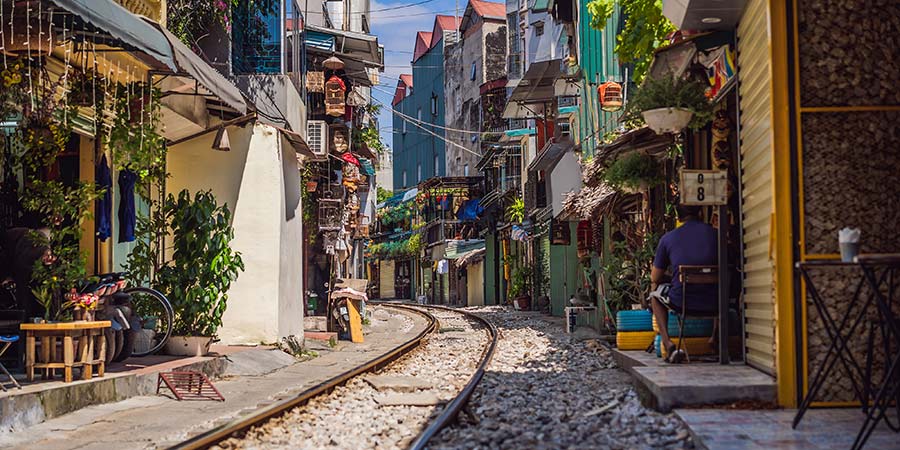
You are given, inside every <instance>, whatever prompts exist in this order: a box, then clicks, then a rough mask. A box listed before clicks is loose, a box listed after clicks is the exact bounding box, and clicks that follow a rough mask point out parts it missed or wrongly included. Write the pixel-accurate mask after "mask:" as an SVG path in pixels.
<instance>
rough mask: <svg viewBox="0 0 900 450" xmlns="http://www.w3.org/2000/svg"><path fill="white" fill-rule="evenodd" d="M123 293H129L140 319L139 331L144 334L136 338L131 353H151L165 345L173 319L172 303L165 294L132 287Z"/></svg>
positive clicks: (135, 354) (145, 354) (138, 354)
mask: <svg viewBox="0 0 900 450" xmlns="http://www.w3.org/2000/svg"><path fill="white" fill-rule="evenodd" d="M125 293H126V294H128V295H131V306H132V308H133V309H134V314H135V316H137V318H138V319H139V320H140V323H141V333H143V334H144V335H145V336H144V338H138V339H137V340H136V344H137V345H135V348H134V351H133V352H132V354H131V355H132V356H147V355H152V354H154V353H156V352H158V351H159V350H160V349H161V348H162V347H163V345H166V341H167V340H169V336H170V335H171V334H172V321H173V320H175V312H174V311H173V310H172V305H171V304H170V303H169V300H168V299H166V296H165V295H162V294H161V293H160V292H159V291H156V290H154V289H150V288H146V287H132V288H128V289H125ZM148 340H149V343H147V341H148Z"/></svg>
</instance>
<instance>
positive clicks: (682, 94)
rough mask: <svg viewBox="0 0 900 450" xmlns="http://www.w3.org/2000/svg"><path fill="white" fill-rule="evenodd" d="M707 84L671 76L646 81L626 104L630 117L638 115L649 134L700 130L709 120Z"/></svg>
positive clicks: (710, 110) (710, 111) (710, 117)
mask: <svg viewBox="0 0 900 450" xmlns="http://www.w3.org/2000/svg"><path fill="white" fill-rule="evenodd" d="M708 87H709V86H708V83H704V82H701V81H697V80H693V79H683V78H679V77H674V76H666V75H664V76H662V77H660V78H649V77H648V78H647V79H646V80H645V81H644V83H643V84H642V85H641V87H640V88H638V89H637V91H636V92H635V93H634V96H633V97H632V98H631V101H630V102H629V103H628V112H627V114H628V115H629V116H630V117H636V116H638V115H640V116H641V117H643V119H644V122H646V124H647V126H649V127H650V129H652V130H653V131H655V132H657V133H659V134H662V133H677V132H680V131H681V130H682V129H684V128H685V127H690V128H693V129H697V128H702V127H703V126H705V125H706V124H707V123H709V121H710V120H712V116H713V112H712V108H713V105H712V104H710V102H709V99H707V98H706V90H707V88H708Z"/></svg>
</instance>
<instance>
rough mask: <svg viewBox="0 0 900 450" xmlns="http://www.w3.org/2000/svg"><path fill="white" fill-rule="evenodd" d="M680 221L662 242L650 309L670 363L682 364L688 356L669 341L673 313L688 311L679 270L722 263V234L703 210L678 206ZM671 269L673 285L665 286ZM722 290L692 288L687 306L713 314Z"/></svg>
mask: <svg viewBox="0 0 900 450" xmlns="http://www.w3.org/2000/svg"><path fill="white" fill-rule="evenodd" d="M676 212H677V213H678V218H679V219H680V220H681V221H682V222H683V225H681V226H680V227H678V228H676V229H674V230H672V231H670V232H668V233H666V234H665V235H664V236H663V237H662V239H660V240H659V246H658V247H657V248H656V257H655V258H654V259H653V268H652V270H651V272H650V283H651V289H653V293H651V294H650V302H651V304H650V306H651V308H652V309H653V316H654V317H656V323H657V324H659V335H660V339H661V345H663V346H665V347H664V348H665V349H666V350H667V352H668V354H669V357H668V360H669V362H675V363H677V362H680V361H681V360H682V359H683V358H684V353H683V352H682V351H680V350H679V351H678V352H677V354H675V353H676V352H675V348H676V346H675V344H674V343H673V342H672V340H671V339H670V338H669V327H668V326H669V323H668V318H669V311H668V309H672V310H675V311H676V312H681V310H682V308H684V307H685V299H684V295H683V288H684V287H683V286H682V283H681V280H680V279H679V276H678V266H708V265H715V264H716V263H717V261H718V233H717V232H716V230H715V228H713V227H711V226H709V225H707V224H705V223H703V222H701V221H700V208H699V207H696V206H686V205H678V206H677V208H676ZM670 267H671V270H672V282H671V284H662V281H663V277H664V276H665V274H666V270H667V269H669V268H670ZM717 299H718V289H717V287H716V286H715V285H699V286H697V287H696V288H694V287H692V288H691V295H690V299H688V302H687V308H688V311H689V312H703V313H712V312H715V311H716V310H717V307H718V301H717Z"/></svg>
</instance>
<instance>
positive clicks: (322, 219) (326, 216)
mask: <svg viewBox="0 0 900 450" xmlns="http://www.w3.org/2000/svg"><path fill="white" fill-rule="evenodd" d="M342 210H343V208H341V201H340V200H339V199H332V198H321V199H319V231H335V230H340V229H341V219H342V217H341V214H342V212H343V211H342Z"/></svg>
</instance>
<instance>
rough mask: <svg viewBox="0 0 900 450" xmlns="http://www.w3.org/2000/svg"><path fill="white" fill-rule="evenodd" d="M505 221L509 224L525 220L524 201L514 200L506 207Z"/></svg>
mask: <svg viewBox="0 0 900 450" xmlns="http://www.w3.org/2000/svg"><path fill="white" fill-rule="evenodd" d="M506 220H507V221H509V222H511V223H522V221H523V220H525V200H522V199H521V198H516V199H515V200H513V202H512V203H510V205H509V206H507V207H506Z"/></svg>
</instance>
